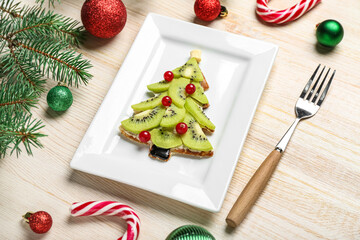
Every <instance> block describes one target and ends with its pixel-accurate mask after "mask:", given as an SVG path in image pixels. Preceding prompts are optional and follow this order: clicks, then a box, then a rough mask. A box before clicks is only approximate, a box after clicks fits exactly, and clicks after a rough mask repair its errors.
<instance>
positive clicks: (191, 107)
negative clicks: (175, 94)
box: [185, 98, 215, 130]
mask: <svg viewBox="0 0 360 240" xmlns="http://www.w3.org/2000/svg"><path fill="white" fill-rule="evenodd" d="M185 109H186V110H187V111H188V112H189V113H190V114H191V115H193V116H194V118H195V119H196V121H198V122H199V123H200V125H202V126H204V127H206V128H208V129H210V130H215V125H214V124H213V123H212V122H211V121H210V119H209V118H208V117H207V116H206V115H205V113H204V112H203V110H202V108H201V107H200V106H199V105H198V104H197V103H196V102H195V100H194V99H192V98H186V101H185Z"/></svg>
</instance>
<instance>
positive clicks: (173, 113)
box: [160, 104, 186, 128]
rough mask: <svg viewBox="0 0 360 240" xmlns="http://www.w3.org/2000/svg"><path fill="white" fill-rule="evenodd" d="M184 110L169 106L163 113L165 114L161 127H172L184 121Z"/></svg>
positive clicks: (172, 105)
mask: <svg viewBox="0 0 360 240" xmlns="http://www.w3.org/2000/svg"><path fill="white" fill-rule="evenodd" d="M185 113H186V110H185V108H179V107H177V106H176V105H174V104H171V106H170V107H168V108H167V109H166V111H165V114H164V116H163V118H162V120H161V122H160V126H161V127H166V128H170V127H174V126H175V125H176V124H178V123H179V122H181V121H182V120H184V117H185Z"/></svg>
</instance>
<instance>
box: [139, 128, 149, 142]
mask: <svg viewBox="0 0 360 240" xmlns="http://www.w3.org/2000/svg"><path fill="white" fill-rule="evenodd" d="M139 139H140V141H141V142H143V143H147V142H148V141H149V140H150V139H151V134H150V133H149V132H148V131H142V132H141V133H140V134H139Z"/></svg>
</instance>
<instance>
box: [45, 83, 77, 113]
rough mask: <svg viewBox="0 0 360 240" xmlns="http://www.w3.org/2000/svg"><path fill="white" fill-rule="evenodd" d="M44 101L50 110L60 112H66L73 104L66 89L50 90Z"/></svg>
mask: <svg viewBox="0 0 360 240" xmlns="http://www.w3.org/2000/svg"><path fill="white" fill-rule="evenodd" d="M46 100H47V103H48V105H49V107H50V108H51V109H52V110H54V111H57V112H61V111H65V110H67V109H68V108H69V107H70V106H71V104H72V103H73V96H72V93H71V91H70V89H69V88H68V87H65V86H56V87H53V88H52V89H50V91H49V92H48V94H47V98H46Z"/></svg>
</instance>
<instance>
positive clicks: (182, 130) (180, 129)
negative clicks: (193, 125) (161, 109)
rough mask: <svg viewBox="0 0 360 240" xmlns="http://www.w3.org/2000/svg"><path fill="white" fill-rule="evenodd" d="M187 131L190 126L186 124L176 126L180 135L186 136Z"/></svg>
mask: <svg viewBox="0 0 360 240" xmlns="http://www.w3.org/2000/svg"><path fill="white" fill-rule="evenodd" d="M187 130H188V126H187V125H186V123H183V122H181V123H178V124H177V125H176V132H177V133H178V134H185V133H186V132H187Z"/></svg>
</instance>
